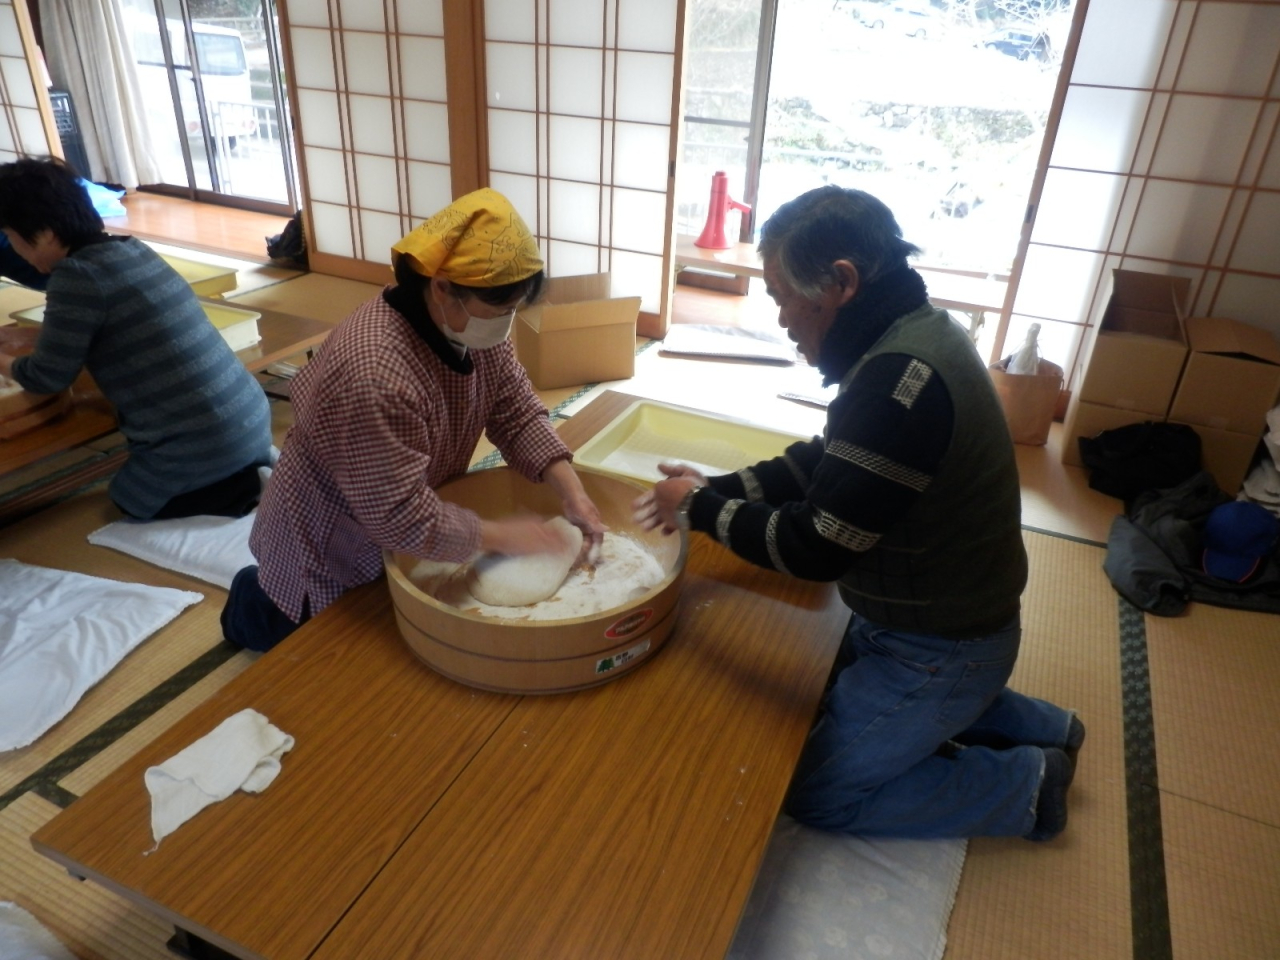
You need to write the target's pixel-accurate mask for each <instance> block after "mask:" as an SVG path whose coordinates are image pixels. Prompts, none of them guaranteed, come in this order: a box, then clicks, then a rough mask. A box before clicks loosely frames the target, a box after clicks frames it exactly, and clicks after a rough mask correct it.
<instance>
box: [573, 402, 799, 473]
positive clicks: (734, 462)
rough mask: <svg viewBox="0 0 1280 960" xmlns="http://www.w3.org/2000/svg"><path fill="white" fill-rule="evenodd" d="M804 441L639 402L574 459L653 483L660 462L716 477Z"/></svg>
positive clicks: (660, 404) (745, 423)
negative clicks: (691, 468)
mask: <svg viewBox="0 0 1280 960" xmlns="http://www.w3.org/2000/svg"><path fill="white" fill-rule="evenodd" d="M804 439H808V438H807V437H802V436H799V435H798V434H791V433H783V432H782V431H778V430H769V429H766V428H764V427H757V426H755V425H753V424H750V423H747V422H745V421H741V420H732V419H726V418H721V417H716V416H713V415H711V414H707V413H699V412H697V411H695V410H688V409H685V408H683V407H676V406H671V405H670V404H665V403H659V402H657V401H654V400H640V401H637V402H636V403H633V404H632V405H631V406H629V407H627V409H626V410H624V411H622V413H620V414H619V415H618V416H617V417H615V418H614V419H613V421H612V422H610V423H609V424H608V425H607V426H606V427H605V428H604V429H603V430H601V431H600V432H599V433H598V434H596V435H595V436H594V437H592V438H591V439H590V440H588V441H587V442H586V443H585V444H583V445H582V446H581V447H580V448H579V449H578V450H577V452H576V453H575V454H574V457H573V459H574V462H575V463H578V464H583V465H586V466H590V467H594V468H595V469H597V470H603V471H604V472H606V473H613V474H616V475H618V476H623V477H630V478H632V479H633V480H641V481H643V482H646V483H653V482H654V481H657V480H661V479H662V477H663V474H662V472H661V471H659V470H658V464H659V463H684V464H688V465H689V466H691V467H694V468H695V469H697V470H699V471H701V472H702V473H703V474H706V475H708V476H714V475H716V474H721V473H732V472H733V471H735V470H739V469H741V468H742V467H748V466H750V465H751V464H753V463H756V462H758V461H760V460H768V459H770V458H772V457H776V456H778V455H779V454H781V453H782V452H783V451H784V450H786V448H787V447H788V446H790V445H791V444H793V443H795V442H796V441H797V440H804Z"/></svg>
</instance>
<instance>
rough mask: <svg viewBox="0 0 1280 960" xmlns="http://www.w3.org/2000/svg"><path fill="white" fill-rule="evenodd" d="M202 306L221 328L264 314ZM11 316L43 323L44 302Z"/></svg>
mask: <svg viewBox="0 0 1280 960" xmlns="http://www.w3.org/2000/svg"><path fill="white" fill-rule="evenodd" d="M200 306H201V307H202V308H203V309H204V314H205V316H206V317H208V318H209V321H210V322H211V323H212V324H213V325H214V326H215V327H217V328H218V329H219V330H221V329H223V328H224V327H229V326H231V324H233V323H240V322H241V321H243V320H257V319H258V318H259V317H261V316H262V314H260V313H258V312H257V311H256V310H245V309H244V308H243V307H229V306H227V305H226V304H224V303H211V302H210V301H208V300H201V301H200ZM9 316H10V317H12V318H13V319H14V320H17V321H18V322H19V323H43V322H44V304H43V303H42V304H40V306H38V307H28V308H27V309H26V310H16V311H14V312H13V313H11V314H9Z"/></svg>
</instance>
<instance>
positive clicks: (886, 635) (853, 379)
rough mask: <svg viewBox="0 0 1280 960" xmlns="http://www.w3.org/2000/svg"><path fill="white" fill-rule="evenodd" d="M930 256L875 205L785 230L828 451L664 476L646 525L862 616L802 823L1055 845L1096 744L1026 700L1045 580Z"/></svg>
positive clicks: (805, 448) (800, 773)
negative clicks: (1031, 564)
mask: <svg viewBox="0 0 1280 960" xmlns="http://www.w3.org/2000/svg"><path fill="white" fill-rule="evenodd" d="M918 252H919V251H918V250H917V248H916V247H914V246H913V245H911V244H909V243H907V242H906V241H904V240H903V239H902V232H901V230H900V229H899V227H898V224H897V221H896V220H895V219H894V217H893V214H892V212H891V211H890V210H889V208H888V207H886V206H885V205H884V204H883V203H881V202H880V201H879V200H877V199H876V198H875V197H872V196H871V195H869V194H867V193H864V192H862V191H859V190H850V189H845V188H841V187H836V186H828V187H822V188H819V189H817V190H812V191H810V192H808V193H805V194H803V195H801V196H800V197H798V198H796V199H794V200H792V201H790V202H789V203H786V204H784V205H783V206H782V207H781V208H779V209H778V211H777V213H775V214H774V215H773V216H772V217H771V218H770V219H769V221H768V222H767V223H766V224H765V226H764V228H763V231H762V234H761V241H760V255H761V258H762V260H763V265H764V279H765V285H766V290H767V291H768V293H769V295H770V296H771V297H772V298H773V300H774V301H775V303H777V304H778V308H779V309H778V323H779V325H780V326H782V327H783V329H785V330H786V331H787V334H788V336H789V337H790V338H791V339H792V340H794V341H795V342H796V343H797V344H798V345H799V348H800V350H801V352H802V353H803V354H804V356H805V357H806V358H807V359H808V361H809V363H811V364H813V365H815V366H817V367H818V369H819V370H820V371H821V372H822V374H823V375H824V377H825V380H826V382H827V383H828V384H831V383H839V385H840V387H839V393H838V395H837V397H836V398H835V399H834V400H833V401H832V402H831V405H830V406H829V407H828V410H827V424H826V431H825V436H824V437H822V438H814V439H813V440H811V441H809V442H800V443H796V444H793V445H792V446H790V447H789V448H788V449H787V450H786V452H785V453H784V455H783V456H780V457H778V458H776V459H774V460H770V461H765V462H762V463H758V464H756V465H754V466H751V467H747V468H744V469H742V470H740V471H738V472H737V473H734V474H729V475H726V476H718V477H711V478H706V477H704V476H702V475H700V474H699V473H698V472H697V471H695V470H693V469H691V468H689V467H686V466H680V465H664V467H663V472H664V473H665V474H666V476H667V479H665V480H662V481H660V482H659V483H658V484H657V485H656V486H655V488H654V490H653V491H652V492H651V493H647V494H644V495H642V496H641V497H639V498H637V500H636V503H635V509H636V513H637V520H638V521H640V522H641V524H642V525H643V526H645V527H646V528H648V529H653V528H655V527H658V526H661V527H663V529H664V530H666V531H667V532H672V531H674V530H675V529H677V528H680V527H685V528H687V529H692V530H695V531H699V532H702V533H705V534H707V535H709V536H713V537H715V538H716V539H717V540H718V541H719V542H720V543H722V544H724V545H725V546H727V547H728V548H729V549H731V550H732V551H733V552H734V553H736V554H737V555H739V556H740V557H742V558H744V559H746V560H749V561H751V562H752V563H755V564H758V565H759V566H762V567H765V568H768V569H773V570H777V571H779V572H781V573H785V574H789V575H791V576H795V577H802V578H804V579H807V580H825V581H831V580H834V581H837V582H838V584H839V591H840V595H841V597H842V598H843V600H844V601H845V603H846V604H847V605H848V606H849V607H850V608H851V609H852V611H853V616H852V618H851V620H850V622H849V626H848V628H847V631H846V633H845V635H844V638H843V642H842V644H841V647H840V650H839V652H838V654H837V658H836V662H835V667H834V669H833V671H832V675H831V685H830V687H829V689H828V691H827V695H826V697H825V699H824V702H823V709H822V712H821V715H820V717H819V719H818V720H817V722H816V724H815V726H814V727H813V729H812V731H811V732H810V735H809V739H808V741H807V743H806V746H805V749H804V751H803V753H802V755H801V758H800V761H799V763H798V764H797V768H796V771H795V775H794V778H793V781H792V784H791V788H790V791H789V795H788V798H787V802H786V810H787V812H788V813H789V814H790V815H791V816H793V817H794V818H795V819H797V820H799V821H800V822H802V823H806V824H809V825H811V826H815V827H820V828H824V829H828V830H834V831H840V832H845V833H852V834H861V835H866V836H891V837H914V838H931V837H974V836H1014V837H1026V838H1027V839H1029V840H1048V839H1051V838H1053V837H1055V836H1057V835H1058V834H1059V833H1061V832H1062V830H1063V829H1064V828H1065V827H1066V822H1067V796H1066V795H1067V788H1068V786H1069V785H1070V783H1071V780H1072V777H1073V775H1074V772H1075V762H1076V755H1077V753H1078V751H1079V749H1080V746H1081V744H1082V742H1083V740H1084V726H1083V724H1082V723H1081V722H1080V720H1079V719H1078V718H1076V717H1075V715H1074V714H1073V713H1072V712H1070V711H1067V710H1064V709H1062V708H1060V707H1057V706H1055V705H1053V704H1051V703H1048V702H1046V701H1044V700H1039V699H1036V698H1034V697H1028V696H1024V695H1022V694H1020V693H1016V692H1015V691H1013V690H1011V689H1009V687H1008V686H1006V683H1007V681H1008V679H1009V676H1010V673H1011V672H1012V670H1013V666H1014V662H1015V660H1016V659H1017V655H1018V645H1019V640H1020V636H1021V625H1020V595H1021V593H1022V590H1023V587H1024V586H1025V584H1026V579H1027V555H1026V551H1025V548H1024V546H1023V542H1022V533H1021V526H1020V524H1021V498H1020V491H1019V485H1018V471H1017V465H1016V462H1015V459H1014V451H1013V443H1012V441H1011V439H1010V436H1009V431H1008V427H1007V426H1006V423H1005V419H1004V415H1003V413H1002V411H1001V407H1000V404H999V402H998V401H997V398H996V394H995V391H994V389H993V387H992V384H991V380H990V378H989V376H988V374H987V371H986V367H985V365H984V364H983V363H982V361H981V359H980V358H979V356H978V354H977V351H976V350H975V349H974V346H973V344H972V342H971V341H970V340H969V337H968V334H967V333H966V332H965V331H964V330H963V329H962V328H961V326H960V325H959V324H957V323H956V322H955V321H954V320H952V318H951V317H950V315H948V314H947V313H946V312H944V311H942V310H939V309H937V308H935V307H934V306H932V305H931V304H930V303H929V301H928V296H927V291H926V289H925V284H924V281H923V280H922V279H921V277H920V275H919V274H918V273H916V271H914V270H913V269H911V267H910V266H909V265H908V263H907V258H908V257H909V256H911V255H913V254H915V253H918ZM779 642H780V643H785V642H786V638H785V637H780V638H779Z"/></svg>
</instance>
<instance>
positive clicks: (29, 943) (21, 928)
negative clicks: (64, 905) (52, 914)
mask: <svg viewBox="0 0 1280 960" xmlns="http://www.w3.org/2000/svg"><path fill="white" fill-rule="evenodd" d="M0 960H76V957H75V954H73V953H72V952H71V951H70V950H68V949H67V948H66V947H64V946H63V945H62V944H61V943H60V942H59V941H58V938H57V937H55V936H54V935H53V934H52V933H50V932H49V931H48V930H46V929H45V928H44V926H43V925H42V924H41V923H40V921H39V920H37V919H36V918H35V917H33V916H32V915H31V914H29V913H28V912H27V911H26V910H23V909H22V908H21V907H20V906H18V905H17V904H16V903H10V902H8V901H2V902H0Z"/></svg>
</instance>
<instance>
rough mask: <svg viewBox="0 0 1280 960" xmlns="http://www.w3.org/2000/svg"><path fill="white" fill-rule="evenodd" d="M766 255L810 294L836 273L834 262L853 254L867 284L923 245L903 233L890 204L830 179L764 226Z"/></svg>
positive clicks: (851, 257) (762, 252)
mask: <svg viewBox="0 0 1280 960" xmlns="http://www.w3.org/2000/svg"><path fill="white" fill-rule="evenodd" d="M759 250H760V257H761V259H769V258H775V263H776V265H777V268H778V272H779V273H780V274H781V276H782V278H783V279H784V280H785V281H786V282H787V283H789V284H790V285H791V286H792V287H794V288H795V289H796V291H797V292H798V293H800V294H801V295H802V296H806V297H816V296H817V295H818V294H819V293H820V292H821V290H822V288H823V287H824V286H826V285H827V284H828V283H830V282H831V281H832V280H833V279H834V274H833V273H832V270H831V265H832V264H833V263H835V261H837V260H848V261H849V262H850V263H852V264H853V265H854V266H855V267H856V268H857V270H858V277H859V279H860V281H861V282H862V283H863V284H870V283H874V282H875V281H876V280H878V279H879V278H880V277H882V276H884V275H885V274H886V273H888V272H889V271H890V270H894V269H896V268H897V267H900V266H903V265H905V264H906V261H907V258H908V257H911V256H915V255H916V254H918V253H919V252H920V248H919V247H917V246H916V245H915V244H913V243H908V242H907V241H906V240H903V239H902V228H901V227H899V226H898V221H897V220H895V219H894V216H893V212H892V211H891V210H890V209H889V208H888V207H887V206H885V204H884V203H883V202H882V201H880V200H878V199H876V198H875V197H873V196H872V195H871V194H869V193H866V192H864V191H862V190H853V189H849V188H847V187H838V186H835V185H829V186H825V187H818V188H817V189H815V190H810V191H808V192H807V193H802V194H801V195H800V196H798V197H796V198H795V199H794V200H789V201H787V202H786V203H784V204H783V205H782V206H780V207H779V208H778V209H777V211H776V212H775V213H774V214H773V216H771V217H770V218H769V219H768V221H767V222H766V223H765V225H764V227H763V228H762V229H761V231H760V247H759Z"/></svg>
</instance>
